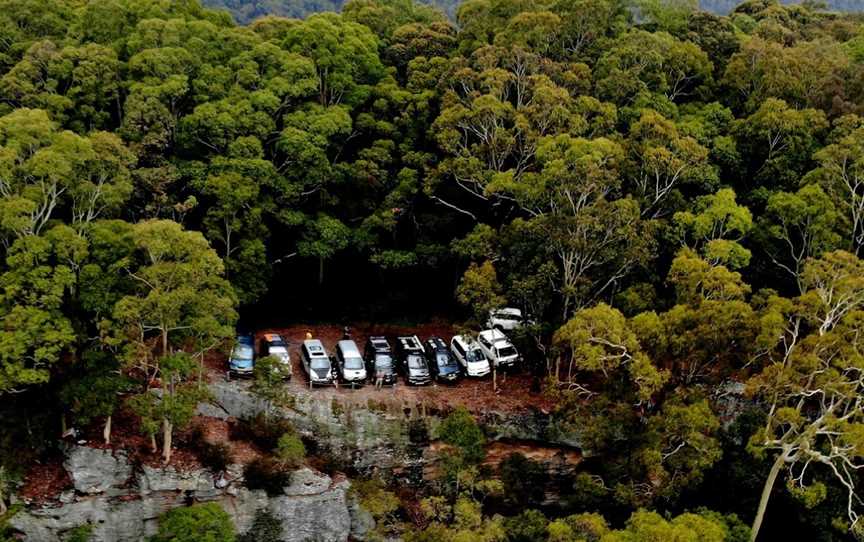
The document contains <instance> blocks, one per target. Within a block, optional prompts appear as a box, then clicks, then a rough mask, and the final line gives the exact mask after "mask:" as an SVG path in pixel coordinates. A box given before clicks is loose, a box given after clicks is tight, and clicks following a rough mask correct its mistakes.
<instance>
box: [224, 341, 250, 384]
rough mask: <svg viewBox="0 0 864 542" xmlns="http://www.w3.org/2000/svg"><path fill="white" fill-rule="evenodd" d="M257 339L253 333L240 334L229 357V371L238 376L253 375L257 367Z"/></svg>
mask: <svg viewBox="0 0 864 542" xmlns="http://www.w3.org/2000/svg"><path fill="white" fill-rule="evenodd" d="M254 344H255V339H253V338H252V335H238V336H237V338H236V339H235V341H234V348H233V349H231V355H230V356H229V357H228V373H229V374H235V375H238V376H252V370H253V369H254V368H255V348H254Z"/></svg>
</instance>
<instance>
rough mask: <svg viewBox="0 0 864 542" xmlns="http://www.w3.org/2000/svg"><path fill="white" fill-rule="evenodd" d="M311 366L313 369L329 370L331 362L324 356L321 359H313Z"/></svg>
mask: <svg viewBox="0 0 864 542" xmlns="http://www.w3.org/2000/svg"><path fill="white" fill-rule="evenodd" d="M310 365H311V366H312V368H313V369H329V368H330V360H329V359H327V358H326V357H324V356H321V357H317V356H316V357H313V358H312V361H311V362H310Z"/></svg>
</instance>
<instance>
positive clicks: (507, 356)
mask: <svg viewBox="0 0 864 542" xmlns="http://www.w3.org/2000/svg"><path fill="white" fill-rule="evenodd" d="M477 342H478V343H480V349H481V350H483V353H484V354H486V357H487V358H488V359H489V360H491V361H492V363H494V364H495V367H496V368H497V367H512V366H513V365H516V362H518V361H519V352H517V351H516V347H515V346H513V343H511V342H510V339H508V338H507V335H504V332H503V331H501V330H500V329H487V330H486V331H481V332H480V334H479V335H478V336H477Z"/></svg>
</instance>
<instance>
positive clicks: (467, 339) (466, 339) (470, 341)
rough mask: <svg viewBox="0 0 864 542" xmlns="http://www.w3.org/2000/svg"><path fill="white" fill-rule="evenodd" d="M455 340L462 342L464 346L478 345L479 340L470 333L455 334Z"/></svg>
mask: <svg viewBox="0 0 864 542" xmlns="http://www.w3.org/2000/svg"><path fill="white" fill-rule="evenodd" d="M453 340H454V341H457V342H460V343H462V344H463V345H464V346H476V345H477V341H476V340H474V337H471V336H470V335H454V336H453Z"/></svg>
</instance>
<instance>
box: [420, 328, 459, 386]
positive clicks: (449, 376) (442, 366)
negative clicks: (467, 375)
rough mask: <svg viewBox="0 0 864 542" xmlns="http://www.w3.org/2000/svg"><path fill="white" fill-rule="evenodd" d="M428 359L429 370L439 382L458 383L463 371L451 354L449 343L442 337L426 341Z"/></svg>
mask: <svg viewBox="0 0 864 542" xmlns="http://www.w3.org/2000/svg"><path fill="white" fill-rule="evenodd" d="M425 345H426V358H427V359H428V360H429V370H430V372H431V373H432V375H433V376H434V377H435V380H437V381H441V380H443V381H445V382H456V381H457V380H459V376H460V375H461V373H462V370H461V369H460V368H459V362H458V361H456V358H455V357H453V354H452V353H450V349H449V348H447V343H445V342H444V339H442V338H441V337H431V338H429V339H427V340H426V343H425Z"/></svg>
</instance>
